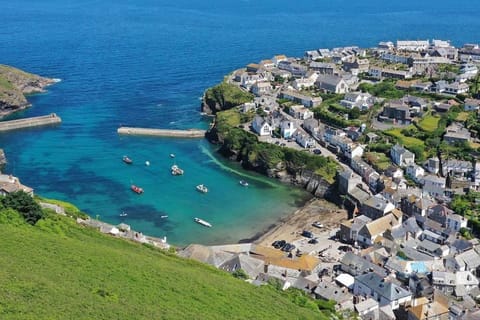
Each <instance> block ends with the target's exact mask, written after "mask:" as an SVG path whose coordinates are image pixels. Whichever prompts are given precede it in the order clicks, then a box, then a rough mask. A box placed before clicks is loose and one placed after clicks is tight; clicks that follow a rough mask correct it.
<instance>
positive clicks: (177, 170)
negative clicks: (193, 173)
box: [171, 164, 183, 176]
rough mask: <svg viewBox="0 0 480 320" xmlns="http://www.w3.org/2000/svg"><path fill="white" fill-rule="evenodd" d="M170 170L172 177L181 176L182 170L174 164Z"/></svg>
mask: <svg viewBox="0 0 480 320" xmlns="http://www.w3.org/2000/svg"><path fill="white" fill-rule="evenodd" d="M171 169H172V175H174V176H179V175H182V174H183V170H182V169H180V167H179V166H177V165H176V164H174V165H173V166H172V168H171Z"/></svg>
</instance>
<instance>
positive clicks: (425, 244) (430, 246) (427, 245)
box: [418, 230, 441, 252]
mask: <svg viewBox="0 0 480 320" xmlns="http://www.w3.org/2000/svg"><path fill="white" fill-rule="evenodd" d="M427 231H428V230H427ZM440 247H441V245H440V244H438V243H434V242H432V241H429V240H423V241H421V242H420V244H419V245H418V248H423V249H425V250H427V251H429V252H434V251H435V250H438V249H440Z"/></svg>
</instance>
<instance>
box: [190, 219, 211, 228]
mask: <svg viewBox="0 0 480 320" xmlns="http://www.w3.org/2000/svg"><path fill="white" fill-rule="evenodd" d="M193 220H194V221H195V222H196V223H198V224H201V225H202V226H205V227H209V228H211V227H212V224H211V223H210V222H207V221H205V220H202V219H200V218H193Z"/></svg>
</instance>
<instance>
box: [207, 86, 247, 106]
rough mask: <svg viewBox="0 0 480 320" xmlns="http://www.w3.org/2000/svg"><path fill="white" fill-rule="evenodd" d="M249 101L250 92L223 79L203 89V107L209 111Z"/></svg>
mask: <svg viewBox="0 0 480 320" xmlns="http://www.w3.org/2000/svg"><path fill="white" fill-rule="evenodd" d="M251 101H253V95H252V94H251V93H249V92H246V91H243V90H242V89H240V88H239V87H238V86H236V85H233V84H230V83H228V82H225V81H224V82H222V83H220V84H218V85H216V86H214V87H211V88H209V89H208V90H207V91H205V95H204V98H203V105H204V108H203V109H204V110H210V112H211V113H216V112H218V111H221V110H226V109H231V108H233V107H235V106H238V105H240V104H242V103H245V102H251ZM207 107H208V108H207Z"/></svg>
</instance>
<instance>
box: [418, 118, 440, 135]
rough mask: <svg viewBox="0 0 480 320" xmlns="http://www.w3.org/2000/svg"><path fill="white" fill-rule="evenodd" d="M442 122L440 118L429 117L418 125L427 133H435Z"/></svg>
mask: <svg viewBox="0 0 480 320" xmlns="http://www.w3.org/2000/svg"><path fill="white" fill-rule="evenodd" d="M439 121H440V117H436V116H432V115H428V116H425V117H423V118H422V120H420V122H419V123H418V124H419V126H420V128H422V130H424V131H427V132H433V131H435V130H436V129H437V128H438V122H439Z"/></svg>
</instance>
